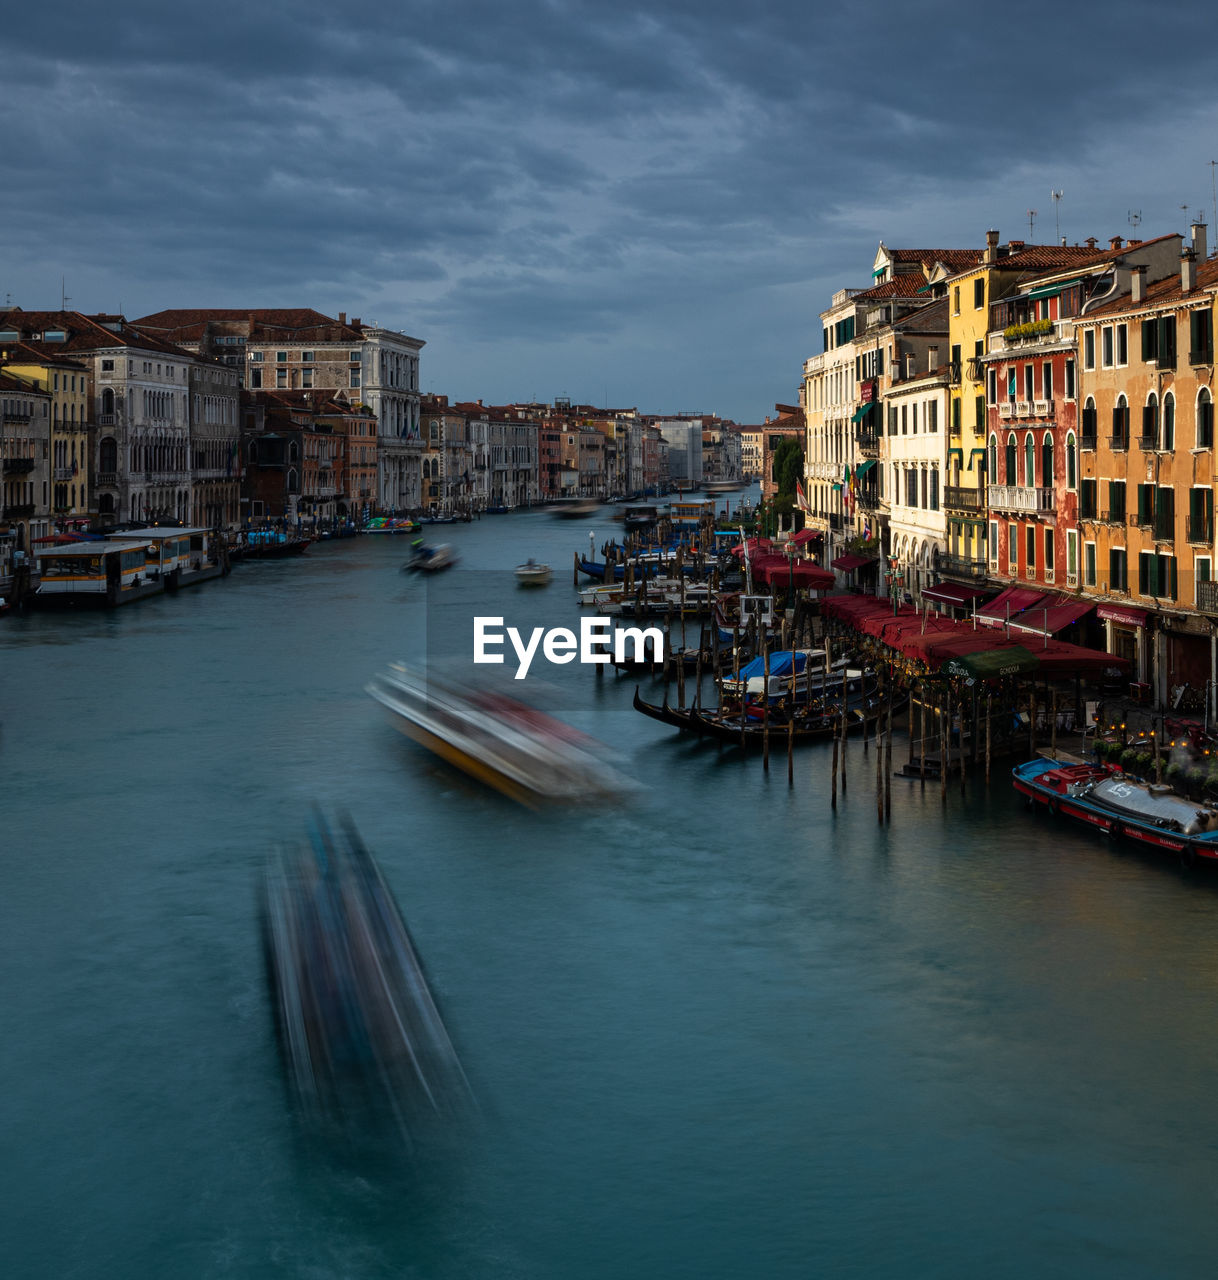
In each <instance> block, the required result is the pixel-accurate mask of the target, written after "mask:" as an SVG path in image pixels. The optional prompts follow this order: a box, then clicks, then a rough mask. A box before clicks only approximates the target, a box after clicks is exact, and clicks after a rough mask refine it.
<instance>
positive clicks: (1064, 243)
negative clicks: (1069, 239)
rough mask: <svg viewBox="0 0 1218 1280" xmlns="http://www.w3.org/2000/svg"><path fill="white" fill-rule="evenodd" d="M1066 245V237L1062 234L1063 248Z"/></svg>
mask: <svg viewBox="0 0 1218 1280" xmlns="http://www.w3.org/2000/svg"><path fill="white" fill-rule="evenodd" d="M1065 247H1066V237H1065V236H1062V248H1063V249H1064V248H1065Z"/></svg>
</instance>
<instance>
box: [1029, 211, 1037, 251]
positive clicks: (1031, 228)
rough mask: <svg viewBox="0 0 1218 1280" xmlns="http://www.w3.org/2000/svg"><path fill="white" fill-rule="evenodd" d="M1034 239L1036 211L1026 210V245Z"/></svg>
mask: <svg viewBox="0 0 1218 1280" xmlns="http://www.w3.org/2000/svg"><path fill="white" fill-rule="evenodd" d="M1035 239H1036V210H1035V209H1029V210H1028V243H1029V244H1031V243H1032V241H1033V240H1035Z"/></svg>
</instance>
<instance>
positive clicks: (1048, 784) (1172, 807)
mask: <svg viewBox="0 0 1218 1280" xmlns="http://www.w3.org/2000/svg"><path fill="white" fill-rule="evenodd" d="M1011 778H1012V785H1013V786H1014V787H1015V790H1016V791H1018V792H1019V793H1020V794H1021V795H1022V796H1023V797H1024V798H1025V799H1026V800H1027V802H1028V804H1029V805H1033V806H1034V805H1040V806H1043V807H1044V808H1045V809H1046V810H1047V811H1048V812H1049V814H1050V815H1051V816H1052V817H1055V818H1056V817H1058V816H1061V817H1065V818H1074V819H1075V820H1076V821H1079V822H1084V823H1086V824H1087V825H1088V826H1091V827H1094V828H1097V829H1098V830H1100V831H1102V832H1104V833H1105V834H1106V835H1108V836H1112V837H1113V838H1116V837H1118V836H1127V837H1129V839H1131V840H1136V841H1138V842H1139V843H1140V844H1145V845H1149V846H1151V847H1152V848H1155V849H1160V850H1164V851H1166V852H1168V853H1174V854H1177V855H1179V857H1180V860H1181V861H1182V862H1183V863H1185V864H1186V865H1191V863H1193V862H1194V861H1195V860H1196V859H1197V858H1205V859H1208V860H1213V859H1218V812H1215V810H1213V809H1211V808H1210V807H1208V806H1207V805H1204V804H1197V803H1196V802H1195V801H1192V800H1188V799H1186V798H1185V797H1184V796H1182V795H1178V794H1177V793H1176V792H1175V791H1173V790H1172V789H1171V787H1169V786H1165V785H1162V784H1158V783H1153V782H1143V781H1141V780H1140V779H1138V778H1133V777H1130V776H1129V775H1127V774H1125V773H1123V772H1122V771H1121V770H1120V769H1119V768H1118V767H1117V766H1116V765H1109V764H1062V763H1061V762H1060V761H1057V760H1050V759H1048V758H1047V757H1045V756H1037V757H1035V758H1034V759H1032V760H1028V761H1026V762H1025V763H1023V764H1020V765H1016V766H1015V768H1014V769H1013V770H1012V775H1011Z"/></svg>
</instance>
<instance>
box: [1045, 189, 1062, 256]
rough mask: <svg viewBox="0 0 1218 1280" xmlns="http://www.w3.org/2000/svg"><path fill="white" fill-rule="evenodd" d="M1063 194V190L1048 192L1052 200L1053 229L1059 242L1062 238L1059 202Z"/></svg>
mask: <svg viewBox="0 0 1218 1280" xmlns="http://www.w3.org/2000/svg"><path fill="white" fill-rule="evenodd" d="M1065 194H1066V193H1065V192H1064V191H1050V192H1049V199H1050V200H1052V201H1053V231H1054V234H1055V236H1056V238H1057V241H1058V243H1059V244H1060V243H1061V238H1062V222H1061V202H1062V196H1064V195H1065Z"/></svg>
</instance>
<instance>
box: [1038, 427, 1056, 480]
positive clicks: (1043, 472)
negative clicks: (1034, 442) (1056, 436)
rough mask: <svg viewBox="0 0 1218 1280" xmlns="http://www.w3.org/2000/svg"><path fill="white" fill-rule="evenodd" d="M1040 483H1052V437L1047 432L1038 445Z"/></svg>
mask: <svg viewBox="0 0 1218 1280" xmlns="http://www.w3.org/2000/svg"><path fill="white" fill-rule="evenodd" d="M1040 482H1041V484H1043V485H1052V483H1053V437H1052V436H1051V435H1050V434H1049V432H1047V431H1046V432H1045V438H1044V439H1043V440H1042V441H1041V443H1040Z"/></svg>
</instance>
